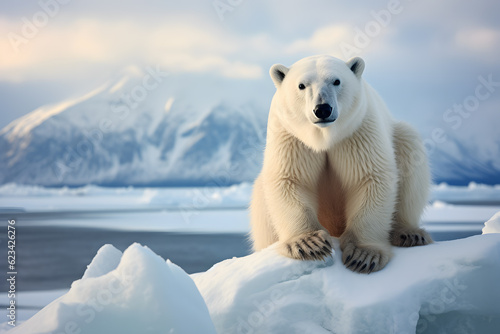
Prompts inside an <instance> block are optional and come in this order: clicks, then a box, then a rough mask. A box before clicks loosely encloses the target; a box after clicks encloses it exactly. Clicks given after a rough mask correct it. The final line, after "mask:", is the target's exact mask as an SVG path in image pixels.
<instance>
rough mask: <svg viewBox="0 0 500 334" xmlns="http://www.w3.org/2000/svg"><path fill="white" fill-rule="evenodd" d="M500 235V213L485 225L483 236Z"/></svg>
mask: <svg viewBox="0 0 500 334" xmlns="http://www.w3.org/2000/svg"><path fill="white" fill-rule="evenodd" d="M488 233H500V211H499V212H497V213H496V214H495V215H494V216H493V217H491V218H490V220H488V221H487V222H486V223H484V227H483V234H488Z"/></svg>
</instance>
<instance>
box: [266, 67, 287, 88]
mask: <svg viewBox="0 0 500 334" xmlns="http://www.w3.org/2000/svg"><path fill="white" fill-rule="evenodd" d="M287 73H288V68H287V67H286V66H284V65H281V64H275V65H273V66H271V69H270V70H269V74H270V75H271V79H273V82H274V85H275V86H276V88H278V87H279V86H280V85H281V83H282V82H283V79H285V75H286V74H287Z"/></svg>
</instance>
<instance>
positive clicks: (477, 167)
mask: <svg viewBox="0 0 500 334" xmlns="http://www.w3.org/2000/svg"><path fill="white" fill-rule="evenodd" d="M482 137H485V135H483V134H481V133H474V134H464V135H463V136H461V137H458V136H457V135H453V134H448V135H447V140H446V141H445V142H444V143H442V144H439V145H437V146H436V148H435V150H434V151H433V152H431V154H430V162H431V167H432V174H433V179H434V181H435V182H436V183H441V182H445V183H448V184H453V185H461V186H465V185H467V184H469V182H471V181H473V182H476V183H483V184H492V185H493V184H500V137H498V134H497V138H491V137H486V138H482Z"/></svg>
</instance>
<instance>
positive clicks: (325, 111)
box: [314, 103, 332, 119]
mask: <svg viewBox="0 0 500 334" xmlns="http://www.w3.org/2000/svg"><path fill="white" fill-rule="evenodd" d="M331 114H332V107H331V106H330V105H329V104H328V103H325V104H318V105H317V106H316V107H315V108H314V115H316V117H318V118H319V119H325V118H328V117H330V115H331Z"/></svg>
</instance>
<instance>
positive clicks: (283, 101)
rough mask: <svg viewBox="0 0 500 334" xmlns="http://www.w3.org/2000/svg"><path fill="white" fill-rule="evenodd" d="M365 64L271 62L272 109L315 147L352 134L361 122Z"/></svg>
mask: <svg viewBox="0 0 500 334" xmlns="http://www.w3.org/2000/svg"><path fill="white" fill-rule="evenodd" d="M364 67H365V63H364V61H363V59H361V58H358V57H355V58H352V59H351V60H349V61H347V62H344V61H342V60H340V59H337V58H334V57H331V56H312V57H308V58H304V59H302V60H300V61H298V62H296V63H295V64H293V65H292V66H291V67H289V68H287V67H285V66H283V65H279V64H276V65H273V66H272V67H271V69H270V75H271V78H272V79H273V81H274V84H275V86H276V94H275V97H274V99H273V106H272V109H277V110H276V111H275V113H277V117H278V118H279V122H280V123H281V124H283V126H284V127H285V129H286V130H287V131H288V132H290V133H291V134H293V135H294V136H295V137H297V138H299V139H300V140H301V141H302V142H303V143H304V144H306V145H307V146H309V147H310V148H312V149H313V150H315V151H324V150H326V149H328V148H329V147H331V145H332V144H333V143H334V142H336V141H339V140H341V139H343V138H345V137H347V136H349V135H350V134H351V133H352V132H353V131H354V130H355V129H356V128H357V127H358V126H359V125H360V124H361V122H362V121H363V117H364V112H365V111H364V110H365V109H366V108H362V107H361V104H363V103H364V102H365V101H364V100H365V97H364V96H363V95H364V89H363V87H364V86H363V80H362V79H361V74H362V73H363V69H364Z"/></svg>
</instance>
